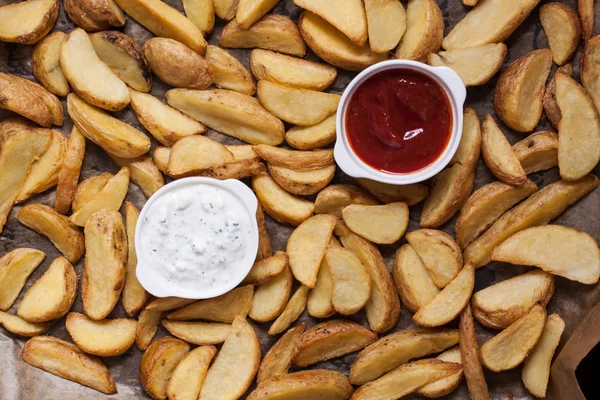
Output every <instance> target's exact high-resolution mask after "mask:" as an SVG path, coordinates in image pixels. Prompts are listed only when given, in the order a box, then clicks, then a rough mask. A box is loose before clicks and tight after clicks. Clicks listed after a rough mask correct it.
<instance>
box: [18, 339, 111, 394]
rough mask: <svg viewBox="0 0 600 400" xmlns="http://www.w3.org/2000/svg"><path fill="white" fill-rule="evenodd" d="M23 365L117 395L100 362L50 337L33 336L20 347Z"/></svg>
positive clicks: (106, 371)
mask: <svg viewBox="0 0 600 400" xmlns="http://www.w3.org/2000/svg"><path fill="white" fill-rule="evenodd" d="M22 354H23V361H25V362H26V363H27V364H30V365H33V366H34V367H37V368H40V369H42V370H44V371H47V372H50V373H51V374H53V375H56V376H60V377H61V378H65V379H68V380H70V381H73V382H77V383H79V384H81V385H84V386H87V387H90V388H92V389H95V390H97V391H99V392H102V393H105V394H115V393H117V386H116V385H115V381H114V380H113V378H112V376H111V375H110V372H109V371H108V368H106V366H105V365H104V364H103V363H102V361H101V360H100V359H99V358H97V357H94V356H89V355H87V354H85V353H84V352H83V351H81V350H79V349H78V348H77V346H75V345H74V344H72V343H68V342H65V341H64V340H60V339H57V338H54V337H51V336H36V337H34V338H31V339H29V340H28V341H27V343H25V346H23V353H22Z"/></svg>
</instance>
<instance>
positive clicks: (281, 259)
mask: <svg viewBox="0 0 600 400" xmlns="http://www.w3.org/2000/svg"><path fill="white" fill-rule="evenodd" d="M288 264H289V258H288V255H287V254H286V253H285V252H283V251H277V252H275V254H274V255H273V256H271V257H267V258H263V259H261V260H259V261H256V262H255V263H254V265H253V266H252V269H251V270H250V272H249V273H248V275H247V276H246V277H245V278H244V280H243V282H242V284H252V285H260V284H262V283H265V282H267V281H269V280H271V278H273V277H275V276H277V275H279V274H281V273H282V272H283V271H284V270H285V269H286V268H287V267H288Z"/></svg>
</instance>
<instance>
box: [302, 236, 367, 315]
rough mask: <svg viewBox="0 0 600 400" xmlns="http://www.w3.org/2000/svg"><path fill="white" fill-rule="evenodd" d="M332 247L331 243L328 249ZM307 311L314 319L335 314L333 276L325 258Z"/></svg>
mask: <svg viewBox="0 0 600 400" xmlns="http://www.w3.org/2000/svg"><path fill="white" fill-rule="evenodd" d="M332 239H333V236H332ZM331 247H332V246H331V243H330V244H329V246H328V247H327V249H329V248H331ZM340 247H341V245H340ZM369 280H370V278H369ZM306 310H307V311H308V315H310V316H311V317H314V318H327V317H331V316H332V315H333V314H335V308H334V307H333V275H332V274H331V267H330V266H329V264H327V258H325V257H323V260H321V266H320V267H319V273H318V274H317V283H315V287H314V289H311V290H310V292H308V301H307V302H306Z"/></svg>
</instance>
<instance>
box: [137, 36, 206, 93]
mask: <svg viewBox="0 0 600 400" xmlns="http://www.w3.org/2000/svg"><path fill="white" fill-rule="evenodd" d="M144 55H145V56H146V59H147V60H148V63H149V64H150V68H151V69H152V71H153V72H154V73H155V74H156V75H158V77H159V78H160V79H161V80H163V81H164V82H166V83H168V84H169V85H172V86H175V87H181V88H188V89H206V88H207V87H209V86H210V85H211V84H212V82H213V72H212V69H211V68H210V65H208V62H207V61H206V60H205V59H204V58H203V57H202V56H201V55H199V54H198V53H196V52H194V51H193V50H192V49H190V48H189V47H187V46H185V45H184V44H182V43H179V42H178V41H176V40H173V39H168V38H160V37H155V38H152V39H150V40H148V41H147V42H146V44H144Z"/></svg>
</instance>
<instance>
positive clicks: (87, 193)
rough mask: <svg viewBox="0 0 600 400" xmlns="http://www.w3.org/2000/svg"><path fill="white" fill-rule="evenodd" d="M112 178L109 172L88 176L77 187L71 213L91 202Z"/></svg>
mask: <svg viewBox="0 0 600 400" xmlns="http://www.w3.org/2000/svg"><path fill="white" fill-rule="evenodd" d="M113 176H114V175H113V174H111V173H110V172H103V173H101V174H100V175H94V176H90V177H89V178H87V179H84V180H83V181H82V182H81V183H80V184H79V185H77V190H76V191H75V194H74V195H73V203H72V205H71V209H72V210H73V212H77V211H79V210H80V209H81V208H82V207H83V206H84V205H85V204H86V203H88V202H89V201H91V200H93V199H94V198H95V197H96V196H97V195H98V193H100V191H101V190H102V188H103V187H104V186H106V183H107V182H108V180H109V179H110V178H112V177H113Z"/></svg>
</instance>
